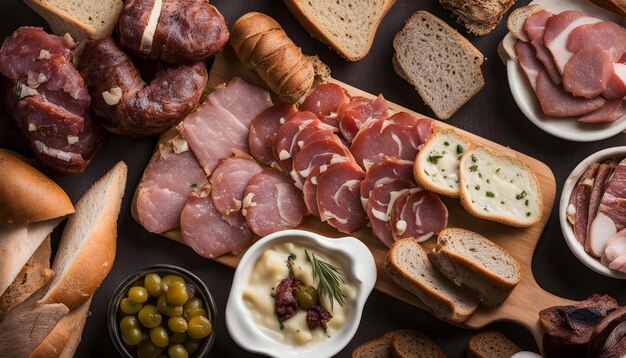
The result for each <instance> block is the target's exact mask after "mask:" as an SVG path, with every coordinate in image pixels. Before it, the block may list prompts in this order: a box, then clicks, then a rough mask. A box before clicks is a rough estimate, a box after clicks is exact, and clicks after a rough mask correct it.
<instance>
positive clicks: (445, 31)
mask: <svg viewBox="0 0 626 358" xmlns="http://www.w3.org/2000/svg"><path fill="white" fill-rule="evenodd" d="M393 48H394V50H395V54H394V56H395V60H394V68H395V69H396V72H397V73H398V75H399V76H400V77H402V78H404V79H406V80H407V81H408V82H409V83H410V84H412V85H413V86H414V87H415V89H416V90H417V92H418V93H419V95H420V96H421V97H422V99H423V100H424V102H426V105H428V106H429V107H430V108H431V109H432V110H433V112H434V113H435V115H436V116H437V118H440V119H448V118H450V117H452V115H453V114H454V113H455V112H456V111H457V110H458V109H459V108H461V106H463V105H464V104H465V103H466V102H467V101H469V100H470V98H472V97H473V96H474V95H475V94H476V93H478V91H480V90H481V89H482V88H483V86H484V85H485V79H484V78H483V74H482V72H481V69H480V66H481V65H482V63H483V61H484V56H483V55H482V53H480V51H478V49H476V47H474V46H473V45H472V44H471V43H470V42H469V41H468V40H467V39H466V38H464V37H463V36H462V35H461V34H459V33H458V32H457V31H456V30H455V29H453V28H452V27H450V26H449V25H448V24H446V23H445V22H443V21H442V20H441V19H439V18H437V17H436V16H434V15H432V14H431V13H429V12H427V11H423V10H418V11H416V12H415V13H414V14H413V15H412V16H411V17H410V18H409V19H408V20H407V22H406V24H405V25H404V28H403V29H402V30H401V31H400V32H398V33H397V34H396V36H395V38H394V40H393Z"/></svg>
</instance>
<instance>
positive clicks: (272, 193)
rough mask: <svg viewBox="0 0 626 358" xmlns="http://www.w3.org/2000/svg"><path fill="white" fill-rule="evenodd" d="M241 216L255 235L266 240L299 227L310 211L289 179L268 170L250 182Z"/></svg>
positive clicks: (245, 193)
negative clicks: (282, 231)
mask: <svg viewBox="0 0 626 358" xmlns="http://www.w3.org/2000/svg"><path fill="white" fill-rule="evenodd" d="M242 213H243V214H244V216H245V217H246V222H247V223H248V226H249V227H250V229H251V230H252V231H253V232H254V233H255V234H257V235H259V236H266V235H269V234H271V233H274V232H276V231H280V230H286V229H293V228H295V227H297V226H298V225H300V223H301V222H302V219H303V218H304V216H306V215H307V210H306V207H305V205H304V202H303V200H302V193H301V192H300V190H298V188H296V187H295V186H294V185H293V183H292V181H291V179H290V178H289V177H288V176H286V175H285V174H282V173H280V172H277V171H275V170H272V169H265V170H263V171H262V172H261V173H259V174H257V175H255V176H254V177H253V178H252V179H250V181H249V182H248V186H247V187H246V190H245V192H244V198H243V209H242Z"/></svg>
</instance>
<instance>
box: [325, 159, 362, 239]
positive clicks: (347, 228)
mask: <svg viewBox="0 0 626 358" xmlns="http://www.w3.org/2000/svg"><path fill="white" fill-rule="evenodd" d="M364 177H365V173H364V172H363V170H361V168H359V166H358V165H356V164H355V163H353V162H342V163H336V164H332V165H330V166H329V167H328V169H326V171H324V172H323V173H322V174H320V175H319V176H318V179H317V207H318V209H319V212H320V219H321V220H322V221H323V222H327V223H328V224H330V225H331V226H333V227H334V228H336V229H337V230H339V231H341V232H344V233H350V232H353V231H355V230H358V229H360V228H362V227H363V226H365V224H366V223H367V216H366V214H365V211H364V210H363V206H362V205H361V195H360V192H359V189H360V187H361V180H363V178H364Z"/></svg>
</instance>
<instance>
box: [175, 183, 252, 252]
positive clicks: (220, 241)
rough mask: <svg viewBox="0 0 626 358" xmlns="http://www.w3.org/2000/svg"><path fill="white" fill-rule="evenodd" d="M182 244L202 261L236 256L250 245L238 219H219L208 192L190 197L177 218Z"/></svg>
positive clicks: (219, 214)
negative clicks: (230, 255)
mask: <svg viewBox="0 0 626 358" xmlns="http://www.w3.org/2000/svg"><path fill="white" fill-rule="evenodd" d="M180 228H181V232H182V236H183V241H184V242H185V244H187V245H188V246H189V247H191V248H192V249H193V250H194V251H195V252H196V253H197V254H198V255H200V256H202V257H206V258H213V257H218V256H221V255H223V254H226V253H229V252H230V253H233V254H237V253H238V252H239V251H241V250H243V248H244V247H246V246H247V245H249V244H250V243H252V241H254V235H253V234H252V232H251V231H250V229H248V226H246V221H245V220H244V218H243V217H242V216H241V215H231V216H226V217H225V216H224V215H222V214H221V213H220V212H219V211H217V209H216V208H215V206H214V205H213V200H211V195H210V188H209V187H208V186H207V187H205V188H203V190H201V191H200V192H196V193H193V194H192V195H191V197H190V198H189V200H188V201H187V204H186V205H185V208H184V209H183V211H182V213H181V216H180Z"/></svg>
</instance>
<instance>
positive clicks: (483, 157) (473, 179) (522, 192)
mask: <svg viewBox="0 0 626 358" xmlns="http://www.w3.org/2000/svg"><path fill="white" fill-rule="evenodd" d="M460 176H461V204H462V205H463V207H464V208H465V210H467V211H468V212H469V213H470V214H472V215H474V216H477V217H479V218H482V219H485V220H491V221H496V222H499V223H502V224H506V225H510V226H516V227H529V226H532V225H534V224H536V223H537V222H539V220H541V215H542V213H543V200H542V198H541V190H539V182H538V181H537V177H536V175H535V173H534V172H533V170H532V169H531V168H530V167H529V166H528V165H527V164H526V163H524V162H522V161H520V160H519V159H516V158H513V157H509V156H506V155H503V154H500V153H497V152H495V151H493V150H491V149H489V148H486V147H483V146H477V147H474V148H471V149H470V150H468V151H466V152H465V154H463V157H462V158H461V169H460Z"/></svg>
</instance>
